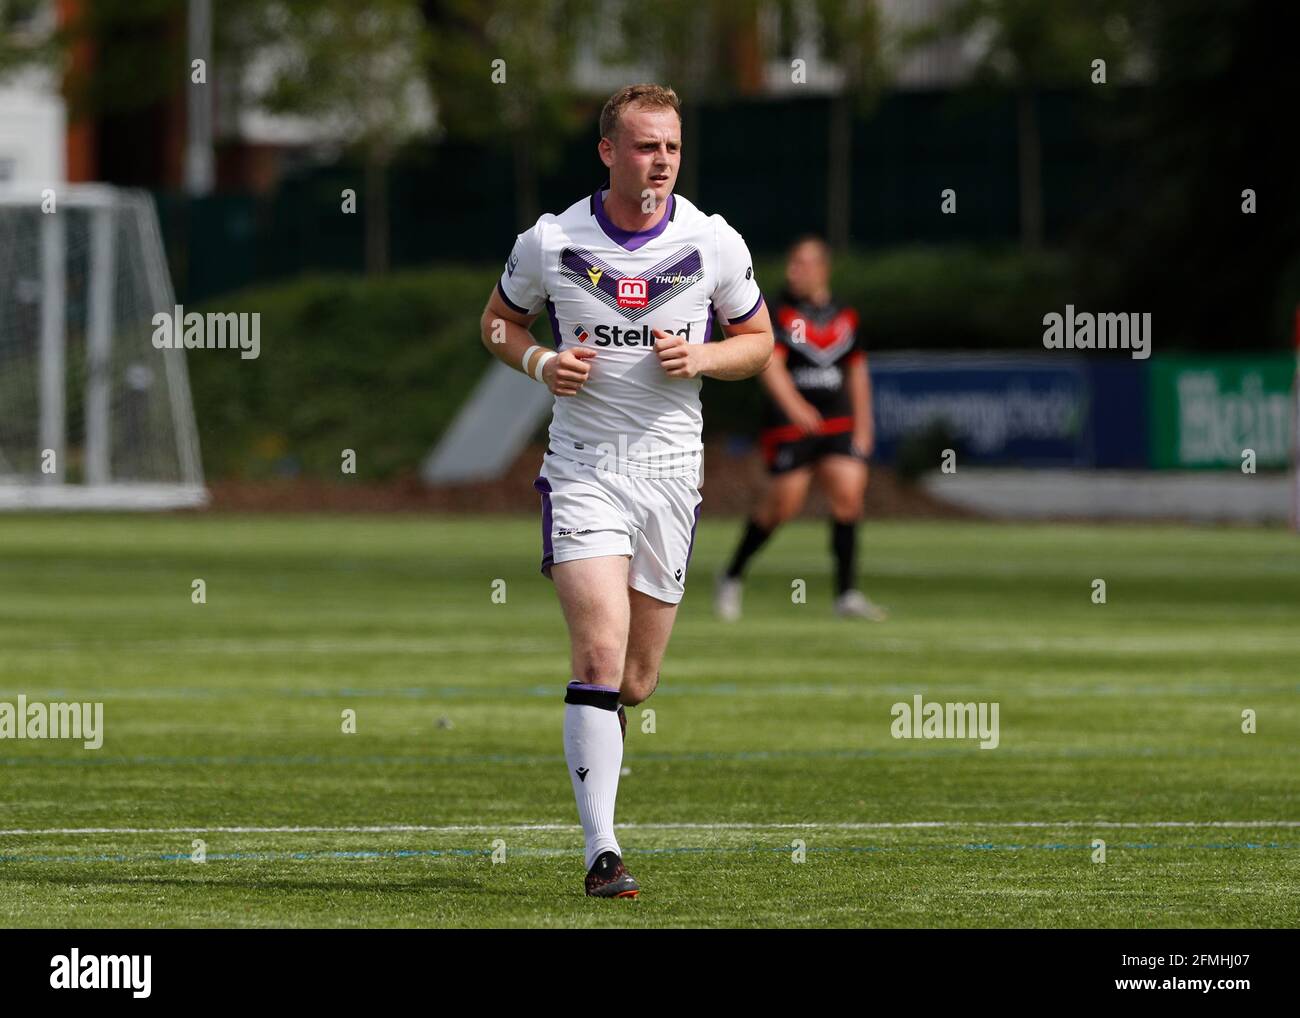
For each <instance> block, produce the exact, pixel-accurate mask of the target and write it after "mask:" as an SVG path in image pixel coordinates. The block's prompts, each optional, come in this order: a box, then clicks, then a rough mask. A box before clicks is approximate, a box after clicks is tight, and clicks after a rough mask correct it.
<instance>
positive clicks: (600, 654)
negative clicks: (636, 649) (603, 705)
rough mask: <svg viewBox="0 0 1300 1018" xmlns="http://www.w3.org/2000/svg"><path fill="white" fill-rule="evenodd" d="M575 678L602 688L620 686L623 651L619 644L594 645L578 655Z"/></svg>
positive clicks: (584, 648)
mask: <svg viewBox="0 0 1300 1018" xmlns="http://www.w3.org/2000/svg"><path fill="white" fill-rule="evenodd" d="M576 656H577V672H578V674H577V675H575V676H574V678H576V679H579V680H581V681H582V682H590V683H595V684H596V685H601V686H615V685H618V683H619V682H620V680H621V679H622V678H623V649H622V648H621V647H619V646H618V645H617V644H612V643H611V644H599V643H598V644H592V645H591V646H588V647H583V648H582V649H580V650H579V651H578V653H577V655H576Z"/></svg>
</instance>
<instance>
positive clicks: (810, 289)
mask: <svg viewBox="0 0 1300 1018" xmlns="http://www.w3.org/2000/svg"><path fill="white" fill-rule="evenodd" d="M785 274H786V291H785V293H784V294H783V295H782V297H781V300H780V303H779V304H778V305H777V306H776V310H775V313H774V314H773V320H774V325H775V333H776V348H775V350H774V353H773V356H772V360H771V362H770V363H769V364H768V366H767V368H766V369H765V370H764V371H763V373H762V374H761V375H760V376H759V378H760V380H761V381H762V383H763V387H764V389H766V390H767V395H768V399H767V400H766V402H765V406H764V413H763V429H762V433H761V435H760V441H761V443H762V448H763V458H764V459H765V460H766V462H767V468H768V471H769V472H770V473H771V481H770V483H769V484H768V486H767V490H766V491H765V492H764V493H763V495H762V496H761V497H760V499H759V501H758V504H757V506H756V507H755V508H754V511H753V513H752V514H751V515H750V518H749V523H748V525H747V526H746V528H745V534H744V536H743V537H742V538H741V541H740V545H739V546H738V547H737V548H736V553H735V554H734V555H733V556H732V559H731V565H730V566H729V567H728V568H727V570H726V572H725V573H724V574H723V575H722V576H720V577H719V578H718V583H717V590H716V593H715V602H714V606H715V609H716V611H717V613H718V615H719V616H720V617H721V618H723V619H727V620H734V619H738V618H739V617H740V601H741V578H742V577H743V576H744V572H745V567H746V565H748V563H749V560H750V559H751V558H752V557H753V556H754V554H755V553H756V552H757V551H758V550H759V548H761V547H762V546H763V544H764V543H765V542H766V541H767V539H768V538H769V537H771V536H772V533H773V531H775V530H776V528H777V527H778V526H779V525H780V524H782V523H784V522H785V521H786V520H790V519H793V518H794V517H795V516H797V515H798V514H799V511H800V510H801V509H802V508H803V504H804V499H805V498H806V497H807V495H808V485H809V484H810V482H811V481H812V479H813V477H814V476H815V477H816V478H817V481H818V483H819V484H820V485H821V486H822V490H823V491H825V493H826V497H827V500H828V501H829V502H830V507H831V517H832V519H831V551H832V553H833V555H834V558H835V593H836V597H835V612H836V614H838V615H842V616H845V617H848V618H864V619H871V620H872V621H874V622H880V621H883V620H884V619H885V618H886V613H885V611H884V609H882V608H881V607H880V606H879V605H876V604H873V603H872V602H871V601H870V600H868V599H867V597H866V596H865V595H864V594H863V593H862V592H861V591H860V590H858V589H857V585H856V571H857V566H856V561H855V560H856V554H857V524H858V520H859V519H860V518H861V516H862V497H863V495H864V494H865V492H866V490H867V459H868V457H869V456H870V455H871V451H872V447H873V446H874V444H875V434H874V429H873V427H872V418H871V381H870V376H869V375H868V373H867V354H866V350H865V348H864V344H863V342H862V339H861V333H860V332H859V329H858V315H857V312H856V311H854V310H853V309H852V308H845V307H840V306H839V305H837V304H836V303H835V302H834V301H833V300H832V299H831V291H830V279H831V256H830V250H829V248H828V247H827V245H826V242H825V241H823V240H822V239H821V238H819V237H804V238H801V239H800V240H798V241H796V242H795V243H794V245H793V246H792V247H791V248H790V253H789V255H788V257H787V261H786V268H785Z"/></svg>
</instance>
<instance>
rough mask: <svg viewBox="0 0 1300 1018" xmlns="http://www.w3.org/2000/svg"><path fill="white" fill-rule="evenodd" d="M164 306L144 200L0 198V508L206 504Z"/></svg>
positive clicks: (49, 194)
mask: <svg viewBox="0 0 1300 1018" xmlns="http://www.w3.org/2000/svg"><path fill="white" fill-rule="evenodd" d="M174 304H175V301H174V298H173V294H172V286H171V278H170V276H169V274H168V270H167V262H166V259H165V257H164V254H163V246H162V235H161V231H160V230H159V228H158V218H157V214H156V212H155V210H154V205H153V201H152V199H151V198H150V197H149V196H148V194H146V193H144V192H140V191H128V190H121V189H117V188H113V187H108V186H105V185H99V184H79V185H62V186H58V187H55V188H52V189H49V190H45V191H40V190H33V189H17V188H11V187H3V186H0V509H172V508H182V507H187V506H201V505H205V504H206V503H207V500H208V495H207V491H206V489H205V487H204V483H203V471H202V465H201V461H200V457H199V443H198V430H197V427H196V425H195V420H194V409H193V404H192V402H191V399H190V388H189V377H188V373H187V371H186V365H185V351H184V350H183V349H162V350H159V349H156V348H155V347H154V345H153V342H152V336H153V331H154V326H153V324H152V322H153V316H154V315H155V314H156V313H158V312H160V311H166V312H170V311H171V310H172V308H173V306H174Z"/></svg>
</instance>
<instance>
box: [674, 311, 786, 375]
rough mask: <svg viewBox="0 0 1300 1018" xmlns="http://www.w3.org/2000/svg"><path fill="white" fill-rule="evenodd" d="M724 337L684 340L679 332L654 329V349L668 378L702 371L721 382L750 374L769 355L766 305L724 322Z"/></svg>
mask: <svg viewBox="0 0 1300 1018" xmlns="http://www.w3.org/2000/svg"><path fill="white" fill-rule="evenodd" d="M722 332H723V334H724V335H725V336H726V337H727V338H726V339H724V340H721V341H719V342H717V343H695V344H692V343H688V342H686V340H685V339H684V338H683V337H681V336H673V335H669V334H668V333H666V332H661V331H659V330H658V329H655V330H654V335H655V352H656V353H657V354H658V355H659V363H660V364H662V365H663V368H664V371H665V372H666V373H667V374H668V376H669V377H670V378H695V377H697V376H699V375H704V376H706V377H708V378H718V379H721V380H722V381H724V382H734V381H737V380H739V379H741V378H752V377H753V376H754V375H757V374H759V373H760V372H762V370H763V369H764V368H765V367H767V362H768V361H770V360H771V359H772V347H773V345H774V344H775V342H776V340H775V339H774V337H773V336H772V320H771V318H770V317H769V316H768V313H767V305H763V306H762V307H760V308H759V309H758V310H757V311H756V312H754V314H753V315H751V316H750V317H749V318H747V319H745V321H743V322H739V323H737V324H735V325H728V324H724V325H723V326H722Z"/></svg>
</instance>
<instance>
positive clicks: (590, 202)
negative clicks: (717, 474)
mask: <svg viewBox="0 0 1300 1018" xmlns="http://www.w3.org/2000/svg"><path fill="white" fill-rule="evenodd" d="M604 194H605V190H604V189H603V188H602V189H601V190H598V191H597V192H596V193H595V194H593V195H591V196H590V197H588V198H584V199H583V200H582V201H579V202H577V203H575V204H574V205H571V206H570V207H569V208H568V209H566V210H565V211H564V212H562V213H560V214H559V215H558V216H556V215H551V214H549V213H548V214H546V215H544V216H542V217H541V218H540V219H538V220H537V223H536V225H535V226H533V228H532V229H530V230H528V231H526V232H524V233H521V234H520V235H519V237H518V239H517V240H516V242H515V247H514V251H512V252H511V254H510V258H509V260H508V261H507V262H506V267H505V271H504V272H503V273H502V274H501V281H500V283H499V284H498V289H499V291H500V293H501V296H502V297H503V298H504V299H505V301H506V303H507V304H509V305H510V307H512V308H513V309H514V310H516V311H518V312H520V313H521V314H537V313H539V312H540V311H541V310H542V309H543V308H545V309H546V311H547V314H548V315H549V317H550V320H551V331H552V333H553V335H554V337H555V346H556V349H557V350H563V349H566V348H568V347H570V346H587V347H590V348H591V349H593V350H595V351H596V356H595V357H593V358H591V359H590V360H589V361H588V362H587V363H588V364H589V365H590V368H591V373H590V374H589V375H588V376H587V381H586V383H585V384H584V385H583V387H582V388H581V389H580V390H579V391H578V394H577V395H576V396H557V397H555V401H554V411H553V413H552V417H551V427H550V437H551V448H552V449H553V450H554V451H555V452H556V453H557V454H559V455H561V456H567V457H569V458H570V459H575V460H578V461H579V462H583V463H589V464H591V465H593V466H600V467H603V468H605V469H608V470H614V471H616V472H618V473H623V474H631V475H634V476H641V477H694V478H695V479H696V483H697V484H698V483H699V474H700V459H701V456H700V453H701V449H702V448H703V445H702V443H701V441H700V429H701V425H702V423H703V419H702V416H701V413H700V384H701V381H700V379H699V378H669V377H668V375H667V374H666V373H665V371H664V369H663V367H662V366H661V365H660V364H659V358H658V357H657V356H655V352H654V342H655V339H654V333H653V332H652V331H651V330H653V329H660V330H662V331H663V332H669V333H677V334H678V335H682V336H685V337H686V339H687V341H688V342H691V343H706V342H708V340H709V336H710V332H711V331H712V328H713V313H714V311H715V310H716V311H717V313H718V314H720V315H721V316H722V317H723V319H724V320H725V321H727V322H729V323H731V324H733V325H734V324H737V323H739V322H743V321H745V320H746V319H747V318H750V317H751V316H753V315H754V314H755V313H756V312H757V311H758V309H759V307H761V306H762V303H763V296H762V294H761V293H760V292H759V288H758V283H757V282H756V281H755V279H754V268H753V261H752V260H751V259H750V256H749V249H748V248H747V247H746V246H745V241H744V240H743V239H742V238H741V236H740V234H739V233H737V232H736V231H735V230H734V229H733V228H732V227H730V226H728V225H727V222H726V220H724V219H723V218H722V217H721V216H706V215H705V214H704V213H703V212H701V211H700V210H699V209H697V208H696V207H695V206H694V205H693V204H691V202H689V201H687V200H686V199H685V198H682V197H680V196H678V195H675V194H674V195H669V197H668V210H667V212H666V213H665V214H664V217H663V218H662V219H661V220H660V221H659V223H658V225H656V226H654V227H652V228H651V229H649V230H643V231H640V232H629V231H627V230H622V229H619V228H618V227H617V226H615V225H614V224H613V223H612V222H610V220H609V217H608V216H606V215H605V207H604V201H603V199H604Z"/></svg>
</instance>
